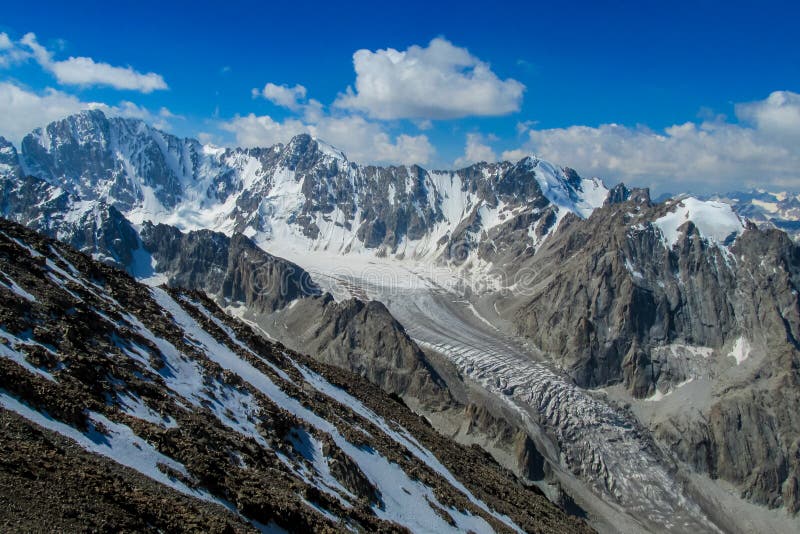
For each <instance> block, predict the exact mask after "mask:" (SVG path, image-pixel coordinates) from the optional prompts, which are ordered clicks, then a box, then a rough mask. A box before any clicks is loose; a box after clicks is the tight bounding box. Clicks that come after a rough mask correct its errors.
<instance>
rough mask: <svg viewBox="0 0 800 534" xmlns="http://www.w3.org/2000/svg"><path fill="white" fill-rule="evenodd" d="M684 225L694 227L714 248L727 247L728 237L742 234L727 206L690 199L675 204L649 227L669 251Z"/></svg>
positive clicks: (722, 203)
mask: <svg viewBox="0 0 800 534" xmlns="http://www.w3.org/2000/svg"><path fill="white" fill-rule="evenodd" d="M687 221H692V223H694V225H695V227H696V228H697V231H698V232H700V235H701V236H702V237H703V238H704V239H706V240H708V241H710V242H712V243H715V244H718V245H725V244H727V243H728V242H729V240H730V238H731V237H735V236H738V235H739V234H740V233H741V232H742V231H743V230H744V225H743V224H742V221H741V219H739V216H738V215H736V213H734V211H733V208H731V206H730V205H729V204H725V203H724V202H717V201H714V200H708V201H702V200H698V199H696V198H694V197H688V198H684V199H683V200H680V201H678V202H676V203H675V205H674V209H673V211H670V212H669V213H667V214H666V215H664V216H663V217H660V218H659V219H656V220H655V221H654V222H653V224H655V225H656V226H657V227H658V228H659V230H661V235H662V236H663V242H664V244H665V245H666V246H667V247H668V248H672V247H674V246H675V244H676V243H677V242H678V239H679V238H680V236H681V234H682V233H683V232H682V231H681V230H680V228H681V227H682V226H683V225H684V224H686V222H687Z"/></svg>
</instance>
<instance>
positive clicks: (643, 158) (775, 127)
mask: <svg viewBox="0 0 800 534" xmlns="http://www.w3.org/2000/svg"><path fill="white" fill-rule="evenodd" d="M736 114H737V117H738V119H739V122H736V123H735V122H729V121H724V120H720V119H713V120H709V121H704V122H699V123H695V122H687V123H684V124H677V125H673V126H670V127H668V128H666V129H664V130H663V131H654V130H651V129H648V128H646V127H635V128H632V127H627V126H621V125H618V124H603V125H600V126H598V127H589V126H571V127H568V128H553V129H545V130H537V129H529V130H527V131H526V132H525V137H526V139H525V142H524V143H523V145H522V146H521V147H520V148H518V149H515V150H510V151H506V152H504V153H503V154H502V157H503V158H504V159H511V160H515V159H519V158H520V157H522V156H524V155H527V154H530V153H536V154H539V155H541V156H542V157H543V158H546V159H548V160H551V161H554V162H557V163H559V164H564V165H568V166H570V167H574V168H575V169H577V170H578V171H579V172H581V173H583V174H591V175H596V176H600V177H602V178H604V179H606V181H608V182H609V183H611V182H617V181H625V182H627V183H630V184H634V185H645V186H650V187H652V188H653V189H654V190H655V191H657V192H664V191H669V192H681V191H696V192H712V191H716V192H719V191H731V190H735V189H740V188H746V187H756V186H765V185H767V186H770V187H781V188H790V189H800V151H798V150H797V140H798V139H800V95H798V94H796V93H791V92H787V91H779V92H775V93H772V94H771V95H770V96H769V97H768V98H766V99H765V100H761V101H758V102H750V103H747V104H741V105H739V106H736Z"/></svg>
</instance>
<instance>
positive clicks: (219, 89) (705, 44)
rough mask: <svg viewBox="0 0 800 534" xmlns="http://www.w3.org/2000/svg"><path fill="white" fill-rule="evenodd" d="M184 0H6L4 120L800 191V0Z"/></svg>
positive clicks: (11, 126)
mask: <svg viewBox="0 0 800 534" xmlns="http://www.w3.org/2000/svg"><path fill="white" fill-rule="evenodd" d="M166 4H170V5H168V6H165V5H160V4H159V3H155V2H116V3H109V4H108V5H102V4H98V3H95V2H88V3H82V2H38V3H37V4H36V5H35V7H30V6H25V5H24V4H22V3H15V4H12V5H8V6H5V7H4V10H3V17H2V19H0V32H1V33H4V34H5V36H6V37H7V44H6V46H3V42H2V39H1V38H0V84H2V85H0V117H5V118H0V134H3V135H6V136H7V137H9V138H11V139H14V140H16V141H18V138H19V137H20V136H21V135H22V132H25V131H28V130H29V129H30V127H29V126H32V125H35V124H42V123H45V122H47V121H48V120H51V119H52V118H53V117H54V116H56V115H58V114H59V113H62V114H63V113H67V112H70V111H72V110H73V109H74V108H76V107H78V108H79V107H82V106H83V107H85V106H86V105H90V104H91V105H94V106H96V105H98V104H99V103H102V104H103V105H104V106H105V109H107V110H108V111H109V112H110V113H117V114H122V115H131V116H141V117H143V118H145V119H146V120H148V121H150V122H152V123H154V124H157V125H158V126H161V127H164V128H165V129H168V130H169V131H171V132H173V133H176V134H178V135H185V136H194V137H198V136H199V137H201V138H202V139H204V140H208V141H211V142H215V143H219V144H246V145H247V144H271V143H272V142H277V141H280V140H282V139H284V138H286V137H287V136H291V134H293V133H297V132H299V131H306V130H307V131H310V132H311V133H313V134H315V135H318V136H319V137H322V138H325V139H327V140H328V141H329V142H332V143H333V144H335V145H337V146H340V147H341V148H343V149H345V151H346V152H348V153H349V154H350V155H351V157H352V158H353V159H356V160H358V161H365V162H367V161H374V162H382V163H388V162H397V163H410V162H420V163H422V164H424V165H425V166H427V167H452V166H454V165H463V164H467V163H469V162H471V161H474V160H476V159H498V158H503V157H507V158H511V159H513V158H516V157H520V156H521V155H522V154H525V153H530V152H534V153H538V154H540V155H541V156H542V157H544V158H546V159H551V160H553V161H554V162H555V163H558V164H561V165H569V166H573V167H575V168H577V169H578V170H579V171H580V172H582V173H584V174H597V175H599V176H601V177H603V178H604V179H606V181H608V182H616V181H619V180H625V181H626V182H629V183H633V184H635V185H647V186H651V187H653V188H655V189H656V190H657V191H658V190H662V191H663V190H675V189H680V190H695V191H707V190H720V191H721V190H730V189H735V188H739V187H748V186H753V185H759V184H766V185H768V186H770V187H772V188H793V189H800V173H798V170H797V169H800V155H799V154H798V150H797V149H796V148H795V147H796V146H798V144H797V141H799V140H800V96H798V93H800V45H798V42H800V40H799V39H798V38H797V28H796V22H797V20H800V7H798V4H797V2H760V3H758V5H756V3H755V2H703V1H700V2H686V3H681V2H630V3H628V2H606V3H602V4H601V3H596V2H585V3H584V2H573V3H563V2H562V3H558V5H556V4H557V3H555V2H548V3H542V4H538V5H537V4H534V3H523V2H519V3H505V2H492V3H490V4H483V5H478V4H473V5H468V3H466V2H430V1H428V2H418V3H417V2H403V3H386V4H385V5H384V4H379V3H376V2H346V3H333V2H325V3H315V2H303V3H292V2H281V3H260V5H249V4H247V3H239V2H234V1H228V2H225V3H221V4H217V5H214V4H212V3H198V2H194V3H189V2H186V3H178V2H170V3H166ZM101 5H102V7H99V6H101ZM29 32H32V33H33V34H35V37H33V38H30V37H29V38H27V39H26V38H25V37H24V36H25V35H26V34H28V33H29ZM34 47H35V48H34ZM388 49H394V50H395V51H397V52H398V53H400V54H401V56H402V58H401V59H399V63H397V64H393V63H392V62H391V61H390V60H389V59H390V58H392V57H394V59H395V60H397V56H396V55H393V54H394V52H391V51H389V52H387V50H388ZM35 50H38V51H39V52H38V55H37V53H36V52H35ZM359 50H361V51H363V53H362V56H361V59H362V61H361V62H360V63H359V62H358V61H357V62H356V65H354V54H355V53H356V52H357V51H359ZM403 54H404V55H403ZM70 58H84V59H86V60H88V62H87V61H74V62H70V61H69V59H70ZM126 68H128V71H127V73H126V72H123V70H124V69H126ZM81 69H83V70H81ZM478 71H480V72H478ZM268 83H269V84H273V85H272V86H271V89H268V90H266V91H265V90H264V89H265V85H267V84H268ZM298 85H299V86H302V87H298ZM348 87H350V88H351V90H350V91H351V92H350V94H349V97H348V95H347V90H348ZM254 89H258V90H259V92H258V95H254V92H253V90H254ZM4 98H5V102H4V101H3V99H4ZM26 105H27V106H28V107H29V108H30V109H28V108H26ZM37 120H38V121H40V122H36V121H37Z"/></svg>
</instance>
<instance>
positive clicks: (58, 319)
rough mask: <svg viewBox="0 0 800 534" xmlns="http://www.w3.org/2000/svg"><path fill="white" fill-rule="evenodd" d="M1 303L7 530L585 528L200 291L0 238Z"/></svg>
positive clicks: (18, 234) (14, 231)
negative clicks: (153, 282)
mask: <svg viewBox="0 0 800 534" xmlns="http://www.w3.org/2000/svg"><path fill="white" fill-rule="evenodd" d="M0 294H1V295H2V299H0V325H2V326H1V328H2V330H0V336H2V342H1V343H0V356H2V357H0V406H1V407H2V410H0V418H2V421H3V424H2V425H0V432H2V436H3V438H2V440H0V447H1V448H2V449H3V455H2V461H0V487H2V488H6V490H8V491H3V492H2V493H0V495H2V496H1V497H0V499H2V504H3V505H2V506H0V510H2V512H0V515H1V516H2V518H0V524H3V525H4V528H10V529H14V530H39V529H42V528H48V529H50V528H60V529H65V530H70V529H77V528H81V529H85V528H90V529H91V528H103V529H111V530H140V529H149V528H157V529H163V530H175V529H179V530H195V531H217V532H230V531H241V532H245V531H252V530H262V531H264V530H266V531H270V529H272V530H275V531H280V528H283V529H287V530H290V531H300V532H308V531H318V532H326V531H329V532H339V531H341V530H343V529H353V530H356V531H371V532H373V531H374V532H395V531H398V532H399V531H406V530H411V531H417V532H430V531H436V532H447V531H467V530H473V531H476V532H491V531H495V532H514V531H520V530H524V531H528V532H582V531H586V530H587V527H586V526H585V525H584V524H583V523H581V522H579V521H577V520H575V519H571V518H569V517H568V516H566V515H565V514H564V513H563V512H561V511H559V510H558V509H557V508H556V507H554V506H553V505H551V504H550V503H549V502H548V501H547V500H546V499H545V498H544V497H543V496H542V495H541V494H539V493H538V492H537V491H535V490H532V489H530V488H527V487H524V486H522V485H521V484H520V483H519V482H518V481H517V480H516V479H515V478H514V477H513V476H511V475H510V474H509V473H508V472H506V471H503V470H502V469H500V468H499V467H498V466H497V465H496V464H494V463H493V462H491V461H490V460H488V459H487V457H486V456H485V455H484V454H483V453H482V452H480V451H479V450H477V449H475V448H466V447H462V446H458V445H455V444H454V443H452V442H450V441H448V440H447V439H445V438H443V437H441V436H440V435H438V434H437V433H435V432H434V431H433V430H432V429H431V428H430V427H429V426H428V425H427V424H425V422H424V421H423V420H421V419H420V418H419V417H417V416H415V415H414V414H413V413H411V412H410V411H409V410H408V409H407V408H406V407H405V406H404V405H402V404H401V403H399V402H398V401H396V400H393V399H392V398H390V397H388V396H387V395H386V394H385V393H383V392H382V391H381V390H380V389H378V388H376V387H374V386H372V385H370V384H369V383H368V382H366V381H364V380H362V379H360V378H358V377H356V376H354V375H351V374H349V373H346V372H343V371H340V370H337V369H336V368H332V367H328V366H326V365H323V364H319V363H316V362H315V361H314V360H312V359H310V358H308V357H305V356H301V355H299V354H297V353H293V352H291V351H289V350H288V349H285V348H283V347H282V346H281V345H278V344H275V343H271V342H268V341H265V340H264V339H263V337H261V336H259V335H257V334H255V333H254V332H253V331H252V330H251V329H250V328H249V327H248V326H246V325H244V324H243V323H241V322H239V321H237V320H235V319H232V318H231V317H230V316H228V315H226V314H224V313H223V312H222V311H221V310H220V309H219V308H218V307H216V305H215V304H214V303H213V302H212V301H210V300H209V299H207V298H206V297H205V296H204V295H203V294H201V293H197V292H186V291H179V290H167V289H163V288H149V287H146V286H143V285H141V284H139V283H137V282H136V281H135V280H134V279H133V278H131V277H130V276H129V275H127V274H125V273H124V272H122V271H119V270H117V269H114V268H111V267H107V266H105V265H102V264H99V263H96V262H94V261H92V260H90V259H89V258H87V257H86V256H84V255H82V254H79V253H76V252H74V251H73V250H71V249H70V248H69V247H67V246H65V245H63V244H61V243H59V242H57V241H53V240H50V239H48V238H45V237H42V236H40V235H37V234H35V233H33V232H32V231H30V230H26V229H24V228H22V227H20V226H18V225H16V224H13V223H9V222H6V221H0ZM12 488H13V490H12Z"/></svg>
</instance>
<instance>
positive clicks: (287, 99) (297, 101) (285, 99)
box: [253, 83, 307, 111]
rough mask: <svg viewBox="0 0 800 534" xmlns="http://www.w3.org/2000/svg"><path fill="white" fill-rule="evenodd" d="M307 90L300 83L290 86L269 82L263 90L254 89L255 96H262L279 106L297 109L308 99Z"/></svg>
mask: <svg viewBox="0 0 800 534" xmlns="http://www.w3.org/2000/svg"><path fill="white" fill-rule="evenodd" d="M306 92H307V91H306V88H305V87H303V86H302V85H300V84H297V85H295V86H294V87H289V86H288V85H275V84H274V83H267V84H266V85H265V86H264V88H263V89H261V90H258V89H253V96H254V97H257V96H262V97H264V98H266V99H267V100H269V101H270V102H272V103H273V104H275V105H277V106H281V107H284V108H287V109H291V110H292V111H297V110H298V109H300V107H301V103H302V102H303V101H304V100H305V99H306Z"/></svg>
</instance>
